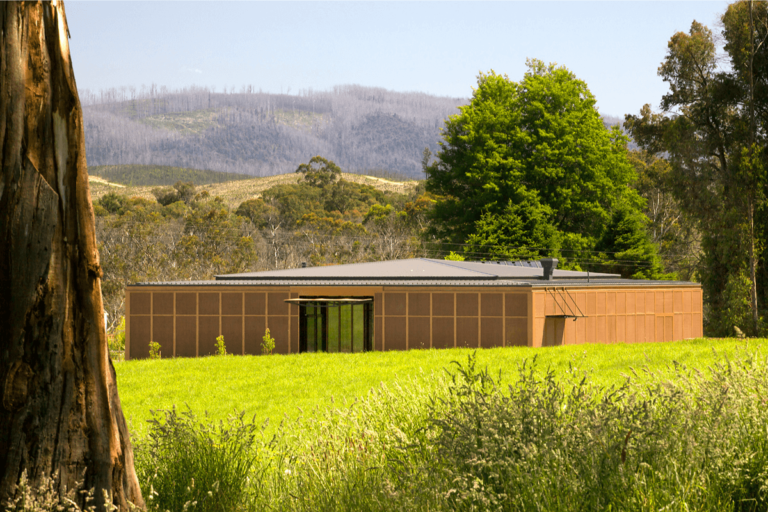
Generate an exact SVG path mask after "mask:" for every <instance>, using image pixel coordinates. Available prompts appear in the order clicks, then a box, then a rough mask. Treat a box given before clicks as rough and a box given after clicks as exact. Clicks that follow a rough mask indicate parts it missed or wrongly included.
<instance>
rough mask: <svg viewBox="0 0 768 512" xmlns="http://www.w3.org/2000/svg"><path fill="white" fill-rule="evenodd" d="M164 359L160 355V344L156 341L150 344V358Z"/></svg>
mask: <svg viewBox="0 0 768 512" xmlns="http://www.w3.org/2000/svg"><path fill="white" fill-rule="evenodd" d="M161 357H162V355H161V353H160V344H159V343H158V342H156V341H150V342H149V358H150V359H160V358H161Z"/></svg>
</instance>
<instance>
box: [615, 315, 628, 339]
mask: <svg viewBox="0 0 768 512" xmlns="http://www.w3.org/2000/svg"><path fill="white" fill-rule="evenodd" d="M616 341H627V317H626V316H624V315H617V316H616Z"/></svg>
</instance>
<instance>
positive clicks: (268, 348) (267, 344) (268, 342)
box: [261, 327, 275, 356]
mask: <svg viewBox="0 0 768 512" xmlns="http://www.w3.org/2000/svg"><path fill="white" fill-rule="evenodd" d="M262 340H263V341H262V342H261V353H262V354H264V355H265V356H268V355H270V354H272V351H273V350H274V349H275V338H273V337H272V335H271V334H270V333H269V327H267V330H266V331H265V332H264V337H263V338H262Z"/></svg>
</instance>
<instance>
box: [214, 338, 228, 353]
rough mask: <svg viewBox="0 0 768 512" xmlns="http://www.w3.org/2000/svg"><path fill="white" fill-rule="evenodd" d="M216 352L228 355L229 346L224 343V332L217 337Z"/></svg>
mask: <svg viewBox="0 0 768 512" xmlns="http://www.w3.org/2000/svg"><path fill="white" fill-rule="evenodd" d="M216 354H217V355H220V356H225V355H227V346H226V345H225V344H224V335H223V334H220V335H219V336H217V337H216Z"/></svg>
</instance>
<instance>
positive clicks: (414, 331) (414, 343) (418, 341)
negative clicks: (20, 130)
mask: <svg viewBox="0 0 768 512" xmlns="http://www.w3.org/2000/svg"><path fill="white" fill-rule="evenodd" d="M430 323H431V322H430V320H429V317H423V316H416V317H410V318H409V319H408V348H409V349H414V348H430V347H429V338H430V336H429V331H430Z"/></svg>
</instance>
